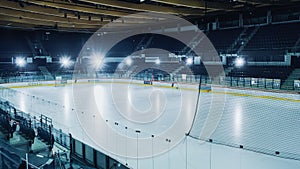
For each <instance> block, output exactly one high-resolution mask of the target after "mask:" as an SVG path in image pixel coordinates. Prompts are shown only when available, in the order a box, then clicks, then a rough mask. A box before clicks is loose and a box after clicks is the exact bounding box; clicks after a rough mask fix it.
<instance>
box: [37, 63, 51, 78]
mask: <svg viewBox="0 0 300 169" xmlns="http://www.w3.org/2000/svg"><path fill="white" fill-rule="evenodd" d="M38 68H39V69H40V71H41V72H42V74H43V75H44V77H45V80H54V77H53V76H52V74H51V73H50V72H49V70H48V69H47V67H46V66H39V67H38Z"/></svg>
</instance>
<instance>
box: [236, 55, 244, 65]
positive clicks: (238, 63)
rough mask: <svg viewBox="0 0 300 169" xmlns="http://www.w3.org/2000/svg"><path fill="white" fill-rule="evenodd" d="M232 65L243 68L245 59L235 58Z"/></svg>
mask: <svg viewBox="0 0 300 169" xmlns="http://www.w3.org/2000/svg"><path fill="white" fill-rule="evenodd" d="M234 65H235V66H236V67H242V66H244V65H245V59H244V58H241V57H238V58H236V59H235V61H234Z"/></svg>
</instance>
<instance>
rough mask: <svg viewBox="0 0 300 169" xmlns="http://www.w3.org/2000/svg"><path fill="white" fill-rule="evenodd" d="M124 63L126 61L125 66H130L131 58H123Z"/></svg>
mask: <svg viewBox="0 0 300 169" xmlns="http://www.w3.org/2000/svg"><path fill="white" fill-rule="evenodd" d="M125 63H126V65H127V66H130V65H131V64H132V59H131V58H127V59H126V60H125Z"/></svg>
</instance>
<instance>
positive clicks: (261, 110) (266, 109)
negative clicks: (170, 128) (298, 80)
mask: <svg viewBox="0 0 300 169" xmlns="http://www.w3.org/2000/svg"><path fill="white" fill-rule="evenodd" d="M213 95H216V96H215V97H218V96H219V95H226V102H225V106H224V111H223V113H222V117H221V118H220V119H219V121H218V125H217V127H216V129H215V131H214V132H213V133H212V134H211V136H210V138H209V139H211V140H209V139H207V138H203V137H202V136H203V134H204V133H205V132H206V131H205V129H204V127H203V126H205V125H206V126H210V125H212V124H214V123H215V121H213V120H211V121H208V120H207V117H208V116H209V114H213V113H214V112H210V111H209V107H210V106H212V107H213V106H220V105H219V104H218V103H217V102H215V103H212V102H210V101H209V100H210V99H209V98H210V97H213ZM299 102H300V96H299V95H296V94H285V93H270V92H260V91H251V90H233V89H228V90H227V91H224V90H221V89H220V90H217V92H215V93H214V94H206V93H202V94H201V97H200V102H199V111H198V113H197V115H196V118H195V121H194V125H193V128H192V130H191V133H190V135H191V136H192V137H195V138H197V139H200V140H204V141H212V142H213V143H217V144H223V145H228V146H232V147H237V148H240V147H242V148H244V149H247V150H251V151H255V152H260V153H264V154H269V155H275V156H279V157H283V158H289V159H297V160H300V142H299V139H300V130H299V129H300V123H299V120H300V112H299V108H300V105H299ZM216 120H218V119H216Z"/></svg>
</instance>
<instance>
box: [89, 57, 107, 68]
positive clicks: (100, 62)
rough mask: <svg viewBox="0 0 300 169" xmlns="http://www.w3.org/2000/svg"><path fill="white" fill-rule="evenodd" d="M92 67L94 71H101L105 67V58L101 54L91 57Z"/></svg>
mask: <svg viewBox="0 0 300 169" xmlns="http://www.w3.org/2000/svg"><path fill="white" fill-rule="evenodd" d="M91 65H92V66H93V68H94V69H96V70H99V69H101V68H102V67H103V66H104V56H103V55H102V54H100V53H94V54H92V56H91Z"/></svg>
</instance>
